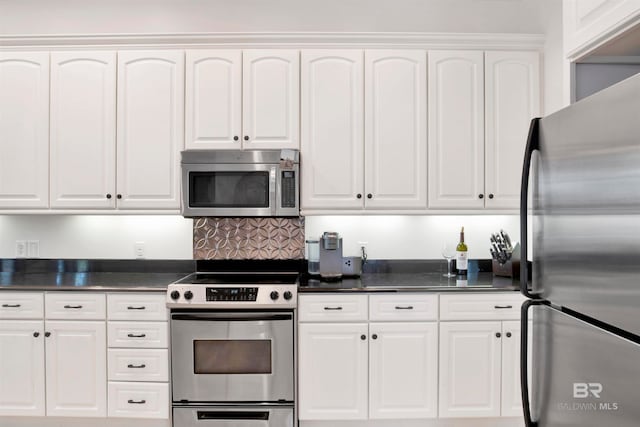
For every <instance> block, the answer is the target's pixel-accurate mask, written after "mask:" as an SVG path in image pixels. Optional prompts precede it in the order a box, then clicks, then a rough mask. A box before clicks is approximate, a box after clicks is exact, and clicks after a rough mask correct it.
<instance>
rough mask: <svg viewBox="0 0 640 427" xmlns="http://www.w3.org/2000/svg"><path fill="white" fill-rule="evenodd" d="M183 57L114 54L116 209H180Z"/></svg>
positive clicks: (169, 52) (169, 53) (160, 53)
mask: <svg viewBox="0 0 640 427" xmlns="http://www.w3.org/2000/svg"><path fill="white" fill-rule="evenodd" d="M183 146H184V51H181V50H154V51H124V52H119V53H118V114H117V189H118V190H117V198H118V201H117V203H118V207H119V208H121V209H179V208H180V174H179V172H180V159H179V156H180V151H181V150H182V148H183Z"/></svg>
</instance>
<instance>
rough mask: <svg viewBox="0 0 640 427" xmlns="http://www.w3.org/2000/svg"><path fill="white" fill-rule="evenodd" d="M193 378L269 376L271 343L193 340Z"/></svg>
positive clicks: (262, 341) (264, 341) (267, 341)
mask: <svg viewBox="0 0 640 427" xmlns="http://www.w3.org/2000/svg"><path fill="white" fill-rule="evenodd" d="M193 358H194V361H193V367H194V372H195V373H196V374H270V373H271V340H195V341H194V342H193Z"/></svg>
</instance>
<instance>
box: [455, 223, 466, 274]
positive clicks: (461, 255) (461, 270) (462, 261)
mask: <svg viewBox="0 0 640 427" xmlns="http://www.w3.org/2000/svg"><path fill="white" fill-rule="evenodd" d="M456 269H457V270H458V276H466V275H467V269H468V258H467V244H466V243H465V242H464V227H462V230H460V243H458V246H457V247H456Z"/></svg>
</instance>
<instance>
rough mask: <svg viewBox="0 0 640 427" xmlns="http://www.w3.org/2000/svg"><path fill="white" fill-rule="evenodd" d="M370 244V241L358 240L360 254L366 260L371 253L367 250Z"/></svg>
mask: <svg viewBox="0 0 640 427" xmlns="http://www.w3.org/2000/svg"><path fill="white" fill-rule="evenodd" d="M368 244H369V242H358V246H359V247H360V256H361V257H362V259H363V261H366V260H367V258H368V257H369V254H368V252H367V245H368Z"/></svg>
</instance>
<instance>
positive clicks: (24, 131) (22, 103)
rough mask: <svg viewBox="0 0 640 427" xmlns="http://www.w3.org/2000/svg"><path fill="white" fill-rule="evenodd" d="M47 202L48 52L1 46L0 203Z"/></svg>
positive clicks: (25, 205) (30, 204)
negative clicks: (9, 49) (2, 47)
mask: <svg viewBox="0 0 640 427" xmlns="http://www.w3.org/2000/svg"><path fill="white" fill-rule="evenodd" d="M48 206H49V54H48V53H40V52H33V53H12V52H0V208H15V209H33V208H46V207H48Z"/></svg>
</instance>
